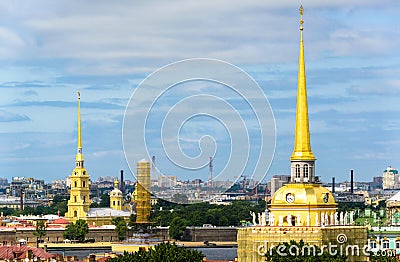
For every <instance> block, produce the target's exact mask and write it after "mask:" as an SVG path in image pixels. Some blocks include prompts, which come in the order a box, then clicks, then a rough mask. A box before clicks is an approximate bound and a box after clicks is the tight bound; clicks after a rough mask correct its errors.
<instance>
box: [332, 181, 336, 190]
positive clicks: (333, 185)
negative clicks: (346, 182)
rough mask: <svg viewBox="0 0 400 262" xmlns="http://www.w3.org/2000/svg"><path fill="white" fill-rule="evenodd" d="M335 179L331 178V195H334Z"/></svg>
mask: <svg viewBox="0 0 400 262" xmlns="http://www.w3.org/2000/svg"><path fill="white" fill-rule="evenodd" d="M335 186H336V185H335V177H332V193H335Z"/></svg>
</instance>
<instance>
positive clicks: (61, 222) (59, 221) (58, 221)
mask: <svg viewBox="0 0 400 262" xmlns="http://www.w3.org/2000/svg"><path fill="white" fill-rule="evenodd" d="M51 223H52V224H59V225H68V224H69V221H68V220H66V219H65V218H61V217H60V218H57V219H55V220H53V222H51Z"/></svg>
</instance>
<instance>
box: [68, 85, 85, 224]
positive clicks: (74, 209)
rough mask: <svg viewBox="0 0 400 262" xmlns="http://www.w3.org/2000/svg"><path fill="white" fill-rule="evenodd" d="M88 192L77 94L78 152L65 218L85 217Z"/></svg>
mask: <svg viewBox="0 0 400 262" xmlns="http://www.w3.org/2000/svg"><path fill="white" fill-rule="evenodd" d="M89 192H90V190H89V175H88V173H87V171H86V169H85V167H84V157H83V153H82V132H81V96H80V92H78V150H77V153H76V157H75V168H74V170H73V171H72V175H71V193H70V199H69V200H68V212H67V213H66V214H65V216H66V217H68V218H70V220H72V221H75V220H77V219H79V218H83V217H86V213H87V212H89V208H90V198H89Z"/></svg>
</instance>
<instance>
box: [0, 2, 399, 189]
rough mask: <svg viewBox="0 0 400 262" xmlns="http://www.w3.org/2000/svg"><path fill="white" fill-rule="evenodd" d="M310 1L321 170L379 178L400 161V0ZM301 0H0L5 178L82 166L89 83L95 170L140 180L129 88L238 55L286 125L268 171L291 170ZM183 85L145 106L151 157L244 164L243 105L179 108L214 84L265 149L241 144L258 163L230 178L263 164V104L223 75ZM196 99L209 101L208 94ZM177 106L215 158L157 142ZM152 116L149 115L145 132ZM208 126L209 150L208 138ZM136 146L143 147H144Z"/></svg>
mask: <svg viewBox="0 0 400 262" xmlns="http://www.w3.org/2000/svg"><path fill="white" fill-rule="evenodd" d="M302 4H303V6H304V17H303V18H304V21H305V22H304V43H305V59H306V72H307V89H308V90H307V91H308V102H309V116H310V130H311V144H312V149H313V152H314V154H315V156H316V157H317V162H316V175H318V176H320V177H321V178H322V180H323V181H330V180H331V177H333V176H334V177H336V181H344V180H349V173H350V171H349V170H350V169H354V172H355V177H356V180H359V181H371V180H372V177H374V176H380V175H382V171H383V170H384V169H385V168H386V167H387V166H389V165H390V166H393V167H394V168H400V157H399V156H400V153H399V150H398V147H399V145H400V107H399V106H398V104H399V102H398V101H399V98H400V50H399V48H398V47H399V46H400V31H399V30H398V25H399V24H400V2H399V1H396V0H382V1H375V0H337V1H328V0H325V1H323V0H309V1H308V0H304V1H303V2H302ZM299 6H300V2H298V1H293V0H282V1H261V0H249V1H239V0H237V1H236V0H233V1H227V0H225V1H218V0H217V1H216V0H213V1H209V0H204V1H168V3H166V2H165V1H112V2H111V1H0V12H1V14H2V15H1V16H0V72H1V73H0V92H1V96H0V145H1V146H0V164H1V171H0V172H1V173H0V177H6V178H8V179H9V180H10V179H11V177H14V176H25V177H35V178H39V179H45V180H46V181H48V182H50V181H51V180H54V179H65V178H66V177H67V176H68V175H70V173H71V172H72V169H73V168H74V160H75V154H76V145H77V135H76V133H77V117H76V113H77V108H76V105H77V91H78V90H79V91H80V92H81V101H82V104H81V106H82V108H81V113H82V132H83V134H82V138H83V153H84V156H85V166H86V168H87V170H88V172H89V174H90V175H91V178H92V180H96V179H97V178H98V177H100V176H111V177H116V176H118V175H119V171H120V170H121V169H123V170H125V172H126V174H128V175H126V177H127V179H131V180H133V179H134V178H133V175H132V173H135V172H136V170H135V167H134V164H131V169H132V170H131V171H132V172H131V171H130V170H129V167H128V164H127V161H126V159H125V154H124V145H123V140H122V133H123V124H124V114H125V110H126V108H127V105H128V103H129V101H130V98H131V96H133V93H134V91H135V90H137V89H138V88H139V86H140V87H141V88H142V90H143V88H145V89H144V90H146V88H147V89H148V90H149V92H153V91H154V90H155V89H153V87H151V86H144V87H143V85H142V86H141V85H140V84H141V83H142V82H143V81H144V80H145V79H146V78H147V77H148V76H149V75H151V74H153V75H154V72H157V71H156V70H158V69H159V68H162V67H165V66H167V65H169V64H171V63H175V62H177V61H180V60H185V59H192V58H208V59H215V60H217V61H218V60H221V61H225V62H226V63H229V64H231V65H233V66H235V67H237V68H240V69H241V70H243V71H244V72H246V73H247V74H248V75H249V76H250V77H251V78H253V79H254V80H255V81H256V82H257V83H258V85H259V86H260V88H261V90H262V91H263V93H264V95H265V97H266V98H267V100H268V101H266V102H265V105H268V107H269V106H270V108H271V109H272V112H273V119H272V120H271V119H268V121H272V123H273V124H274V125H275V126H276V129H275V130H274V131H275V134H276V141H272V140H271V141H268V144H267V146H268V147H269V148H268V150H274V152H275V154H274V155H273V158H272V156H271V157H266V158H264V156H263V157H262V159H260V162H259V163H261V164H262V165H263V168H264V169H265V172H266V176H265V178H264V179H265V180H267V179H269V178H271V177H272V176H273V175H276V174H289V172H290V170H289V166H290V163H289V157H290V155H291V152H292V150H293V139H294V137H293V136H294V121H295V107H296V89H297V67H298V52H299V11H298V9H299ZM176 86H177V88H176V89H171V92H165V93H163V94H162V95H164V96H163V97H160V99H158V100H157V101H156V102H157V103H158V104H154V105H153V107H152V108H151V110H154V111H151V110H149V108H141V107H139V106H137V107H134V108H135V110H138V111H141V110H143V112H150V111H151V112H153V113H152V114H153V116H154V117H153V118H151V119H150V118H149V121H148V122H146V123H147V124H146V127H145V132H146V141H150V142H147V144H146V146H147V147H148V148H146V150H147V152H148V155H147V156H143V158H147V159H148V158H149V157H151V155H156V163H157V168H158V170H159V171H160V172H162V173H163V174H167V175H177V176H178V178H181V179H185V180H186V179H192V178H197V177H200V178H203V179H207V176H208V169H207V162H206V161H205V160H204V159H205V158H204V157H205V156H207V154H212V155H213V156H214V161H213V164H214V173H219V172H221V171H222V170H224V168H226V166H227V164H230V165H231V164H233V165H235V164H237V163H236V161H230V159H231V157H232V156H231V155H229V152H231V151H232V146H231V145H230V144H229V143H230V142H231V140H232V136H231V134H232V133H230V131H229V129H228V128H229V126H228V127H227V126H226V125H224V123H225V122H228V120H230V118H229V116H227V115H230V114H225V117H226V118H225V119H222V121H218V119H215V118H212V117H211V118H210V117H209V115H207V114H205V115H198V116H196V117H193V118H191V119H187V118H180V119H179V116H182V117H183V116H185V117H187V116H186V115H185V113H187V112H186V111H185V110H183V109H181V110H179V107H176V103H178V102H179V101H186V102H187V100H186V98H188V97H191V96H194V95H202V94H207V95H211V96H213V97H219V98H220V99H222V100H223V101H222V102H228V103H229V104H230V105H231V106H232V107H233V108H234V110H233V112H235V113H238V112H239V115H240V116H241V117H242V119H245V120H244V121H245V127H246V129H247V131H248V134H249V137H250V138H249V143H250V145H251V146H252V148H253V149H249V150H250V151H248V150H242V151H243V152H241V151H240V150H239V151H237V150H236V151H235V150H233V151H232V152H235V155H234V156H235V157H236V158H237V159H240V158H244V159H247V160H248V163H249V165H248V166H246V168H245V170H244V171H243V173H241V172H237V173H236V174H232V175H231V176H232V177H234V178H238V177H240V175H242V174H244V175H247V176H251V175H252V172H253V171H252V167H254V166H255V165H256V160H255V159H258V157H259V156H260V153H259V152H258V151H257V150H258V149H259V148H260V140H261V137H262V136H261V135H260V132H259V131H257V130H259V126H257V117H256V116H255V115H256V114H255V113H254V112H251V109H254V108H251V107H249V105H248V104H247V103H244V102H243V101H242V102H240V101H239V100H240V99H242V98H243V97H241V96H238V95H237V93H235V92H232V89H230V88H227V87H226V86H224V85H223V84H220V83H215V82H207V81H199V82H194V83H181V84H178V85H176ZM133 97H134V96H133ZM235 101H236V102H235ZM131 102H132V101H131ZM134 102H136V100H134ZM205 104H206V103H205ZM132 105H133V106H135V105H136V104H135V103H133V104H132ZM192 105H194V106H193V108H197V106H198V105H199V102H196V103H193V104H192ZM186 106H187V105H186ZM187 108H190V106H188V107H187ZM171 109H176V110H175V111H174V110H171ZM208 109H211V113H213V112H214V113H216V114H218V113H221V112H222V111H221V110H224V109H227V108H222V107H215V108H214V107H213V105H209V106H208ZM249 110H250V111H249ZM169 111H174V112H175V117H177V118H176V121H178V122H177V123H176V124H177V126H178V127H180V128H178V131H179V132H178V134H176V133H172V134H175V140H176V141H178V142H179V144H180V146H181V148H182V151H183V153H184V154H183V155H186V156H187V161H188V162H190V160H191V159H192V158H195V157H196V156H198V155H199V154H200V155H202V157H203V158H202V163H200V165H199V166H198V168H197V169H196V171H195V172H194V173H193V172H191V171H190V170H188V168H183V169H182V168H180V167H179V166H177V165H175V164H174V163H171V161H170V160H171V159H170V158H168V156H167V155H166V154H165V152H164V151H163V150H164V148H163V147H162V146H163V145H162V143H158V144H157V143H156V142H157V141H158V140H157V139H158V137H159V135H160V132H158V134H156V133H157V132H153V131H154V130H157V128H159V127H160V126H161V124H162V123H163V122H162V121H163V120H164V119H165V118H164V117H165V115H158V114H157V112H163V113H165V112H169ZM151 112H150V113H151ZM208 113H210V112H208ZM256 113H257V112H256ZM232 115H233V114H232ZM258 120H260V119H258ZM131 121H132V120H131ZM261 121H264V119H261ZM142 122H143V119H139V120H138V125H137V128H138V130H139V129H140V128H143V125H142V124H143V123H142ZM133 126H134V125H133ZM270 131H271V130H270ZM174 132H176V130H174ZM204 137H206V138H207V139H206V140H207V141H206V142H207V143H206V144H205V148H199V140H201V138H204ZM169 138H172V139H173V138H174V136H173V135H171V134H170V137H169ZM203 140H204V139H203ZM203 140H202V141H203ZM275 142H276V147H274V145H275ZM201 143H202V142H201ZM201 143H200V144H201ZM135 146H136V145H132V148H130V149H131V150H133V151H135ZM138 147H139V145H138ZM209 147H210V148H211V149H210V150H209V151H207V150H208V149H209ZM203 149H204V150H206V152H205V153H204V154H202V151H201V150H203ZM142 150H144V149H143V148H142V147H140V148H138V150H137V152H142ZM135 152H136V151H135ZM248 152H250V153H248ZM241 154H243V155H241ZM137 157H142V156H137ZM232 159H235V158H232ZM128 161H129V160H128ZM131 161H132V163H135V161H136V158H135V159H131ZM232 162H233V163H232ZM239 162H240V161H239ZM182 165H183V166H185V165H186V163H185V162H184V163H183V164H182ZM229 170H231V169H229ZM233 170H235V166H233ZM237 170H242V169H240V168H237ZM267 170H268V172H267ZM258 175H259V176H260V177H263V176H264V174H258Z"/></svg>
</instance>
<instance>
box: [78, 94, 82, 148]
mask: <svg viewBox="0 0 400 262" xmlns="http://www.w3.org/2000/svg"><path fill="white" fill-rule="evenodd" d="M78 148H82V135H81V92H79V91H78Z"/></svg>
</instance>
